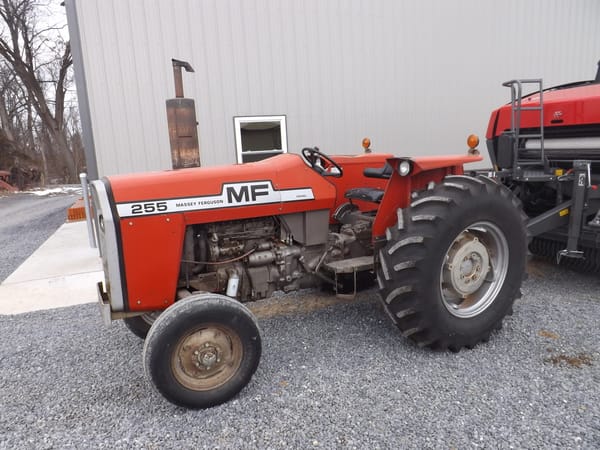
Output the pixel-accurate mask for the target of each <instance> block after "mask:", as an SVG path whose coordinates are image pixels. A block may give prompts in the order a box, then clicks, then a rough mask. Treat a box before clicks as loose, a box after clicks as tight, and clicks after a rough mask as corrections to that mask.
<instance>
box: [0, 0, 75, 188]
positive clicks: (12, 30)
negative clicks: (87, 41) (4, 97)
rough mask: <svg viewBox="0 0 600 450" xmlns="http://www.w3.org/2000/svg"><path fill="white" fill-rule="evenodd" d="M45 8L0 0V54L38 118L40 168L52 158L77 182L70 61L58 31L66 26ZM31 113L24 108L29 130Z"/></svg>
mask: <svg viewBox="0 0 600 450" xmlns="http://www.w3.org/2000/svg"><path fill="white" fill-rule="evenodd" d="M49 7H50V2H49V0H45V1H43V0H37V1H36V0H0V19H1V20H0V57H1V58H3V59H4V61H5V63H6V64H8V66H9V67H10V68H11V69H12V70H13V71H14V74H15V77H16V79H18V80H19V81H20V84H21V85H22V87H23V89H24V91H25V92H26V94H27V100H28V105H29V106H30V107H31V108H33V112H35V114H36V116H37V118H39V122H40V129H39V133H40V135H39V136H38V143H39V144H41V145H40V148H39V151H40V152H41V158H42V160H43V162H44V171H46V172H47V171H48V163H47V161H48V160H49V159H51V160H52V161H53V162H54V163H55V164H56V165H57V166H59V168H58V170H59V171H62V173H61V175H64V178H65V181H67V182H75V181H76V180H77V169H78V168H77V167H76V164H75V159H74V157H73V154H72V153H71V150H70V148H69V140H68V138H67V132H66V131H67V130H66V128H65V96H66V93H67V88H68V85H69V83H70V82H71V79H70V68H71V66H72V64H73V60H72V57H71V47H70V44H69V42H68V41H67V40H65V38H64V37H63V35H62V32H61V30H62V28H63V27H64V26H63V27H61V26H56V25H54V24H52V22H51V20H52V19H51V15H50V14H48V8H49ZM0 106H2V105H0ZM0 109H1V108H0ZM4 109H6V108H4ZM31 112H32V111H29V114H28V115H27V112H26V117H27V118H28V121H29V123H28V126H29V127H30V130H32V129H34V128H35V127H34V123H32V114H31ZM0 114H1V112H0ZM0 119H2V118H1V117H0ZM44 142H45V143H47V146H48V149H46V148H45V146H44V145H43V143H44Z"/></svg>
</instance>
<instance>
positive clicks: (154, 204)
mask: <svg viewBox="0 0 600 450" xmlns="http://www.w3.org/2000/svg"><path fill="white" fill-rule="evenodd" d="M314 198H315V196H314V193H313V190H312V189H311V188H299V189H282V190H277V189H274V188H273V184H272V183H271V181H270V180H265V181H245V182H240V183H225V184H223V186H222V188H221V193H220V194H217V195H206V196H200V197H181V198H169V199H158V200H152V201H140V202H131V203H119V204H117V212H118V213H119V217H136V216H148V215H153V214H168V213H178V212H184V211H202V210H206V209H218V208H231V207H235V206H252V205H266V204H269V203H286V202H299V201H303V200H314Z"/></svg>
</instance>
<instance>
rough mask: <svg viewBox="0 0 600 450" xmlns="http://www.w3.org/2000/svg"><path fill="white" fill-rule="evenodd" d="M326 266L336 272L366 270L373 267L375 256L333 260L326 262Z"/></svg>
mask: <svg viewBox="0 0 600 450" xmlns="http://www.w3.org/2000/svg"><path fill="white" fill-rule="evenodd" d="M324 267H325V268H326V269H329V270H330V271H331V272H333V273H336V274H341V273H354V272H364V271H367V270H372V269H373V257H372V256H359V257H357V258H350V259H343V260H341V261H332V262H329V263H326V264H324Z"/></svg>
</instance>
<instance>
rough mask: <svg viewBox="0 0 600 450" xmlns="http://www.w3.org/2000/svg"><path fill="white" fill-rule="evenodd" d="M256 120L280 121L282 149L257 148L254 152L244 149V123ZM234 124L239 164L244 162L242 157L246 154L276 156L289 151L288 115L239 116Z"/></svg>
mask: <svg viewBox="0 0 600 450" xmlns="http://www.w3.org/2000/svg"><path fill="white" fill-rule="evenodd" d="M256 122H279V129H280V130H281V149H273V150H257V151H252V152H243V151H242V124H246V123H256ZM233 126H234V131H235V151H236V155H237V162H238V164H242V163H243V158H242V157H243V155H244V154H252V155H273V156H275V155H279V154H281V153H287V152H288V148H287V124H286V116H239V117H234V118H233Z"/></svg>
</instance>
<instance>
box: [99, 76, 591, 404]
mask: <svg viewBox="0 0 600 450" xmlns="http://www.w3.org/2000/svg"><path fill="white" fill-rule="evenodd" d="M598 81H599V80H598V79H597V80H596V81H592V82H584V83H576V84H573V85H569V86H561V87H558V88H553V89H550V90H546V91H544V90H542V86H541V80H536V81H535V83H538V84H539V86H538V92H536V93H534V94H532V95H529V96H525V95H523V93H522V88H523V86H524V85H526V84H527V83H531V82H532V81H531V80H515V81H511V82H509V83H508V84H507V85H508V86H509V87H510V89H511V92H512V99H511V102H510V103H509V104H508V105H506V106H503V107H502V108H500V109H498V110H497V111H495V112H494V113H493V114H492V117H491V120H490V126H489V129H488V135H487V138H488V146H489V150H490V155H491V159H492V162H493V164H494V167H493V169H490V170H488V171H485V172H469V174H468V175H467V174H465V169H464V168H463V166H464V165H465V164H468V163H473V162H476V161H480V160H481V159H482V158H481V156H479V154H478V152H477V150H476V149H475V147H476V145H477V142H476V141H477V139H475V138H471V139H470V140H469V141H470V147H471V149H470V150H469V151H468V152H466V153H465V154H463V155H455V156H440V157H410V158H409V157H396V156H393V155H391V154H374V153H371V154H362V155H358V156H337V155H336V156H328V155H326V154H324V153H322V152H320V151H319V150H318V149H317V148H305V149H303V150H302V151H301V154H291V153H290V154H282V155H279V156H275V157H272V158H269V159H266V160H263V161H260V162H254V163H248V164H241V165H235V166H229V167H209V168H190V169H181V170H173V171H165V172H154V173H144V174H134V175H127V176H110V177H105V178H103V179H101V180H97V181H94V182H93V183H92V185H91V194H92V199H93V211H94V213H93V220H94V223H95V229H96V234H97V239H98V242H99V248H100V253H101V257H102V262H103V267H104V273H105V281H104V282H103V283H99V284H98V292H99V299H100V305H101V309H102V312H103V316H104V319H105V321H106V322H107V323H110V321H111V320H115V319H124V321H125V324H126V325H127V326H128V328H129V329H131V330H132V331H133V332H134V333H135V334H137V335H138V336H140V337H142V338H145V343H144V350H143V361H144V367H145V371H146V374H147V375H148V378H149V379H150V380H151V382H152V383H153V385H154V386H155V387H156V389H157V390H158V391H159V392H160V393H161V394H162V395H164V397H166V398H167V399H168V400H169V401H171V402H173V403H175V404H177V405H181V406H185V407H190V408H206V407H210V406H213V405H217V404H220V403H223V402H225V401H227V400H229V399H230V398H232V397H233V396H235V395H236V394H237V393H238V392H239V391H240V390H241V389H243V387H244V386H245V385H246V384H247V383H248V382H249V381H250V378H251V377H252V375H253V373H254V372H255V370H256V368H257V366H258V363H259V359H260V355H261V336H260V330H259V327H258V324H257V322H256V320H255V318H254V317H253V315H252V313H251V312H250V311H249V309H248V308H247V307H246V306H244V303H247V302H252V301H255V300H259V299H263V298H266V297H269V296H271V295H272V294H273V293H274V292H275V291H283V292H290V291H294V290H297V289H300V288H306V287H316V286H322V285H325V286H328V287H330V288H331V289H332V290H333V291H334V292H335V293H337V294H338V295H346V296H349V295H350V296H351V295H353V294H354V293H355V292H356V290H357V288H358V287H359V285H361V284H362V283H363V282H364V281H365V280H375V279H376V280H377V281H376V282H377V284H378V288H379V294H380V297H381V303H382V305H383V307H384V309H385V310H386V311H387V313H388V314H389V316H390V317H391V319H392V320H393V322H394V323H395V324H396V325H397V327H398V328H399V330H400V331H401V333H402V335H403V336H406V337H407V338H409V339H410V340H412V341H413V342H415V343H416V344H417V345H418V346H420V347H430V348H433V349H442V350H444V349H449V350H451V351H459V350H460V349H461V348H463V347H466V348H472V347H473V346H475V345H476V344H478V343H479V342H482V341H487V340H488V339H489V337H490V334H491V333H492V332H493V331H494V330H495V329H498V328H500V327H501V324H502V320H503V319H504V317H505V316H506V315H507V314H509V313H511V312H512V306H513V302H514V300H515V298H517V297H518V296H519V295H520V287H521V283H522V280H523V278H524V274H525V265H526V255H527V246H528V239H529V237H530V236H535V238H534V239H533V241H532V243H531V246H532V249H533V251H534V252H536V253H544V254H549V255H551V256H557V257H559V258H561V259H577V260H582V261H588V262H590V261H596V264H597V263H598V252H597V247H598V246H599V245H600V244H599V242H600V238H599V233H598V231H600V220H599V216H598V208H599V203H598V202H599V197H600V196H599V195H598V192H597V191H596V187H595V184H594V183H595V182H596V178H598V177H600V175H597V172H598V171H597V168H596V166H595V164H596V163H600V156H598V155H600V150H599V149H598V144H597V143H596V141H595V139H596V137H599V138H600V133H598V131H599V130H600V129H599V128H598V124H600V84H598ZM592 142H593V143H594V144H591V143H592ZM588 145H592V146H591V147H588ZM593 145H595V146H596V147H593ZM594 157H595V158H594ZM594 257H595V258H596V259H595V260H593V259H592V258H594Z"/></svg>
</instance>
